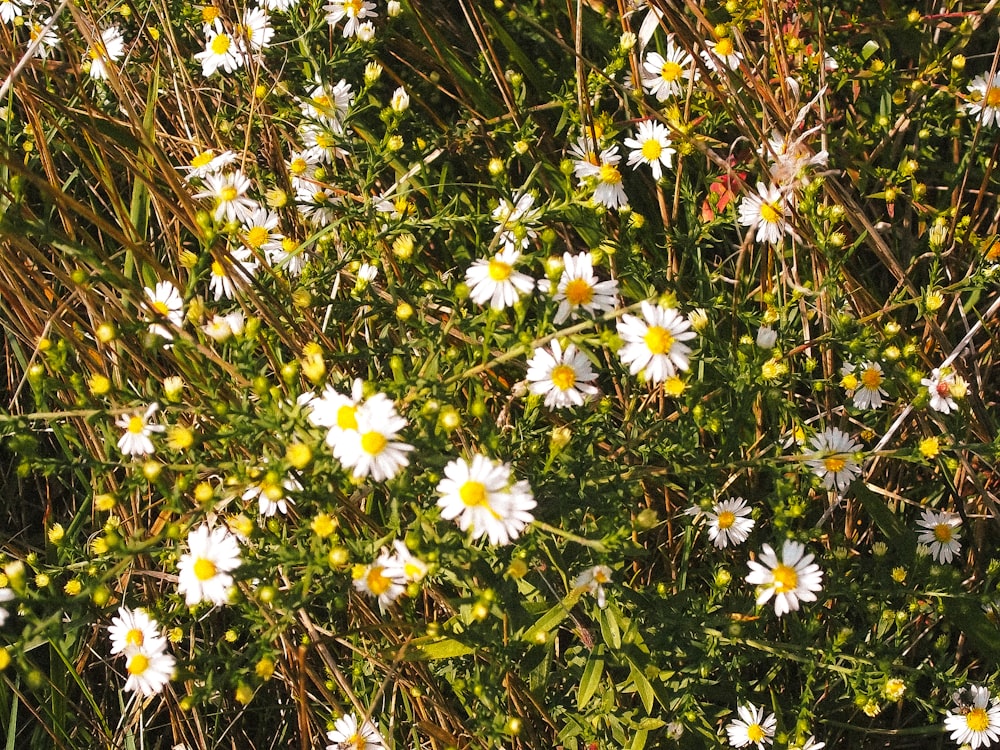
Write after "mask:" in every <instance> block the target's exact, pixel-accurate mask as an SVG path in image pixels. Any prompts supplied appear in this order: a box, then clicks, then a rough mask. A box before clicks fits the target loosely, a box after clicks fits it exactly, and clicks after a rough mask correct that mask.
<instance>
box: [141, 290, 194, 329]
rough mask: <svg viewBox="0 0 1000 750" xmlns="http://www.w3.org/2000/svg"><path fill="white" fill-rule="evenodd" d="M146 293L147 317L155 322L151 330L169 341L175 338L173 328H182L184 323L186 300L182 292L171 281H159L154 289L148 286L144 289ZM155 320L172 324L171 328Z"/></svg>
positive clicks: (151, 324) (152, 323)
mask: <svg viewBox="0 0 1000 750" xmlns="http://www.w3.org/2000/svg"><path fill="white" fill-rule="evenodd" d="M143 292H144V293H145V294H146V308H147V318H148V319H151V320H152V321H154V322H151V323H150V325H149V332H150V333H152V334H153V335H155V336H159V337H160V338H164V339H166V340H167V341H173V340H174V334H173V332H172V331H171V330H170V329H171V328H180V327H181V326H182V325H183V324H184V301H183V300H182V299H181V293H180V292H179V291H178V290H177V287H175V286H174V285H173V284H171V283H170V282H169V281H158V282H156V286H155V287H154V288H153V289H150V288H149V287H148V286H147V287H145V288H144V289H143ZM155 321H163V322H165V323H169V324H170V328H168V327H166V326H164V325H162V323H158V322H155Z"/></svg>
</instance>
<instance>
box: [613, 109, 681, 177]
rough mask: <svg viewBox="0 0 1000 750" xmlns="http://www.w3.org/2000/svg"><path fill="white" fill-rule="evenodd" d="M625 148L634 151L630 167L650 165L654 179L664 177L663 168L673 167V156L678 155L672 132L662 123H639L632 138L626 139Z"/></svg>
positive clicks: (645, 121)
mask: <svg viewBox="0 0 1000 750" xmlns="http://www.w3.org/2000/svg"><path fill="white" fill-rule="evenodd" d="M625 148H630V149H632V151H631V152H630V153H629V155H628V165H629V166H630V167H634V166H635V165H636V164H647V165H649V168H650V171H652V173H653V179H654V180H659V179H660V177H662V176H663V170H662V169H661V167H667V168H670V167H672V166H673V158H672V157H673V155H674V154H675V153H677V149H675V148H674V147H673V145H672V142H671V140H670V131H669V130H667V128H666V127H665V126H664V125H663V123H661V122H657V121H656V120H643V121H642V122H640V123H639V125H638V127H637V128H636V130H635V135H634V136H633V137H632V138H626V139H625Z"/></svg>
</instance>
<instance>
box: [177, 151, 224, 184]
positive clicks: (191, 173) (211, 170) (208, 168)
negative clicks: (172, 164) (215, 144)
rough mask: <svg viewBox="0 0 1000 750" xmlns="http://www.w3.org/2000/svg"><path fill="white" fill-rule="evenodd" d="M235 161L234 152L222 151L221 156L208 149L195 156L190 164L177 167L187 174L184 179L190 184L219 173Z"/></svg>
mask: <svg viewBox="0 0 1000 750" xmlns="http://www.w3.org/2000/svg"><path fill="white" fill-rule="evenodd" d="M236 159H237V156H236V152H235V151H228V150H227V151H223V152H222V153H221V154H216V153H215V150H214V149H211V148H209V149H206V150H204V151H202V152H201V153H199V154H197V155H196V156H195V157H194V158H193V159H192V160H191V163H190V164H186V165H184V166H182V167H178V169H181V170H182V171H184V172H187V175H186V176H185V177H184V179H185V181H187V182H191V180H202V179H204V178H206V177H208V176H209V175H210V174H215V173H217V172H221V171H222V170H223V169H225V168H226V167H228V166H229V165H230V164H232V163H233V162H235V161H236Z"/></svg>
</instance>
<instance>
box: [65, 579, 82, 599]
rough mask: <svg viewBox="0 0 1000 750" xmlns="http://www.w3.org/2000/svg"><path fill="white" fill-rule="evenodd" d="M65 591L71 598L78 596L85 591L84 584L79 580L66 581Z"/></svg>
mask: <svg viewBox="0 0 1000 750" xmlns="http://www.w3.org/2000/svg"><path fill="white" fill-rule="evenodd" d="M63 591H65V592H66V593H67V594H68V595H69V596H76V595H78V594H79V593H80V592H81V591H83V584H82V583H81V582H80V579H79V578H72V579H70V580H68V581H66V585H65V586H63Z"/></svg>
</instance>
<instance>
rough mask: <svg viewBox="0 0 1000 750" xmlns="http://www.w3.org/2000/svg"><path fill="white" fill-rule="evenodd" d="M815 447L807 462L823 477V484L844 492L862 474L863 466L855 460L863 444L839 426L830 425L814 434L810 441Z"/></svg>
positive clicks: (817, 474)
mask: <svg viewBox="0 0 1000 750" xmlns="http://www.w3.org/2000/svg"><path fill="white" fill-rule="evenodd" d="M809 442H810V443H811V444H812V446H813V448H814V449H815V450H814V451H813V452H812V453H808V454H806V455H808V456H810V458H807V459H806V464H807V465H808V466H809V468H810V469H812V471H813V473H814V474H815V475H816V476H818V477H822V479H823V486H824V487H826V488H827V489H828V490H832V489H833V488H834V487H836V488H837V492H844V490H846V489H847V488H848V486H850V484H851V482H853V481H854V479H855V477H857V476H858V475H859V474H861V467H860V466H859V465H858V462H857V461H856V460H854V454H855V453H856V452H857V451H859V450H861V444H860V443H856V442H855V441H854V439H853V438H851V436H850V435H848V434H847V433H846V432H844V431H843V430H841V429H839V428H837V427H829V428H827V429H826V430H824V431H823V432H821V433H819V434H817V435H814V436H813V437H812V439H811V440H810V441H809Z"/></svg>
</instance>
